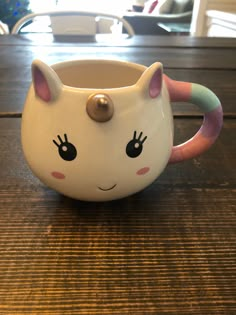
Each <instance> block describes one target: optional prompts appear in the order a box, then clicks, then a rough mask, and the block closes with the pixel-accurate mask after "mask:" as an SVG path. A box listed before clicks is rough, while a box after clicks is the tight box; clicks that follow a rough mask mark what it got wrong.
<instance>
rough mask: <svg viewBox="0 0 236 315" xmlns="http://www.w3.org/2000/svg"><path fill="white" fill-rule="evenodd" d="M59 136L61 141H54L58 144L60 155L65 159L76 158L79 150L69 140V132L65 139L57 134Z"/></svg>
mask: <svg viewBox="0 0 236 315" xmlns="http://www.w3.org/2000/svg"><path fill="white" fill-rule="evenodd" d="M57 138H58V140H59V142H60V143H58V142H57V141H56V140H52V141H53V143H54V144H55V145H56V146H57V148H58V153H59V155H60V157H61V158H62V159H63V160H65V161H72V160H74V159H75V158H76V156H77V150H76V147H75V146H74V145H73V144H72V143H71V142H69V141H68V137H67V134H66V133H65V134H64V140H63V139H62V138H61V136H59V135H57Z"/></svg>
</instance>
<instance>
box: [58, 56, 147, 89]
mask: <svg viewBox="0 0 236 315" xmlns="http://www.w3.org/2000/svg"><path fill="white" fill-rule="evenodd" d="M52 68H53V69H54V70H55V72H56V73H57V75H58V76H59V78H60V80H61V81H62V83H63V84H64V85H67V86H70V87H75V88H83V89H111V88H121V87H127V86H131V85H134V84H135V83H136V82H137V81H138V79H139V78H140V76H141V74H142V73H143V72H144V70H145V69H146V67H145V66H142V65H139V64H135V63H129V62H123V61H114V60H76V61H67V62H62V63H58V64H56V65H54V66H53V67H52Z"/></svg>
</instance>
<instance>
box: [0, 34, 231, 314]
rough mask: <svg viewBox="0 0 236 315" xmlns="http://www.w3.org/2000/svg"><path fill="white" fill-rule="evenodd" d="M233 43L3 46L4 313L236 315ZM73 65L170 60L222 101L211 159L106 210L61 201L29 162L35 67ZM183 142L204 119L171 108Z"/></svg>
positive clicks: (0, 185)
mask: <svg viewBox="0 0 236 315" xmlns="http://www.w3.org/2000/svg"><path fill="white" fill-rule="evenodd" d="M235 56H236V40H233V39H193V38H188V37H184V36H181V38H180V37H149V36H147V37H138V36H137V37H135V38H133V39H130V40H128V39H127V40H126V41H122V42H120V43H113V45H109V44H108V43H97V42H94V43H87V44H86V43H75V42H74V43H62V42H58V43H56V42H53V41H52V40H50V38H46V37H45V39H44V40H42V38H38V39H37V40H36V41H29V40H28V39H26V38H23V37H20V36H15V37H13V36H1V37H0V314H1V315H2V314H3V315H5V314H7V315H23V314H27V315H29V314H32V315H37V314H40V315H42V314H48V315H49V314H50V315H75V314H76V315H77V314H79V315H80V314H81V315H85V314H88V315H95V314H96V315H98V314H99V315H105V314H107V315H108V314H109V315H123V314H130V315H131V314H132V315H136V314H137V315H138V314H143V315H144V314H145V315H146V314H148V315H149V314H152V315H154V314H155V315H162V314H176V315H190V314H194V315H204V314H206V315H209V314H214V315H215V314H225V315H230V314H232V315H233V314H236V193H235V192H236V191H235V189H236V176H235V175H236V174H235V170H236V142H235V135H236V115H235V114H236V109H235V108H236V107H235V102H236V58H235ZM35 58H40V59H43V60H44V61H46V62H48V63H54V62H58V61H61V60H65V59H75V58H119V59H123V60H129V61H133V62H139V63H143V64H145V65H150V64H151V63H153V62H154V61H156V60H159V61H161V62H163V64H164V69H165V72H166V73H167V74H168V75H170V76H171V77H172V78H173V79H176V80H186V81H192V82H197V83H200V84H203V85H206V86H208V87H209V88H211V89H212V90H213V91H214V92H215V93H216V94H217V95H218V96H219V98H220V99H221V101H222V104H223V108H224V113H225V118H224V128H223V131H222V133H221V135H220V137H219V139H218V140H217V142H216V144H215V145H214V146H213V147H212V148H211V149H210V150H209V151H208V152H206V153H205V154H204V155H202V156H201V157H199V158H196V159H193V160H191V161H187V162H184V163H181V164H177V165H171V166H168V167H167V169H166V170H165V172H164V173H163V174H162V175H161V176H160V177H159V178H158V179H157V180H156V181H155V183H154V184H153V185H151V186H150V187H149V188H147V189H145V190H144V191H142V192H141V193H138V194H136V195H134V196H131V197H128V198H125V199H122V200H118V201H113V202H107V203H88V202H81V201H75V200H71V199H69V198H66V197H63V196H61V195H59V194H58V193H56V192H54V191H52V190H51V189H49V188H47V187H45V186H44V185H43V184H42V183H40V182H39V180H37V179H36V178H35V177H34V176H33V175H32V174H31V172H30V170H29V169H28V167H27V165H26V162H25V161H24V158H23V155H22V150H21V144H20V123H21V112H22V107H23V103H24V98H25V95H26V92H27V89H28V86H29V83H30V81H31V77H30V65H31V62H32V60H33V59H35ZM173 108H174V115H175V130H176V139H175V141H176V143H178V142H180V141H183V140H184V139H186V138H187V137H189V136H190V135H192V134H194V132H195V131H196V129H197V128H198V127H199V125H200V124H201V119H202V118H201V115H200V113H199V112H198V111H197V110H196V109H195V108H193V107H192V106H191V105H186V104H178V105H177V104H174V105H173Z"/></svg>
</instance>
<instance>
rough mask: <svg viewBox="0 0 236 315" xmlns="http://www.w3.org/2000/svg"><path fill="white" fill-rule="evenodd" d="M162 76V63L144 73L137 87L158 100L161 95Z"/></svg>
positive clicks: (152, 66) (154, 65)
mask: <svg viewBox="0 0 236 315" xmlns="http://www.w3.org/2000/svg"><path fill="white" fill-rule="evenodd" d="M162 75H163V67H162V64H161V63H160V62H155V63H154V64H152V65H151V66H150V67H149V68H147V69H146V70H145V71H144V73H143V74H142V76H141V78H140V79H139V80H138V82H137V85H138V86H139V87H140V88H141V89H142V90H143V91H144V92H145V93H148V95H149V97H151V98H156V97H158V95H159V94H160V93H161V88H162Z"/></svg>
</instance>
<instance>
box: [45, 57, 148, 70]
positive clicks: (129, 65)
mask: <svg viewBox="0 0 236 315" xmlns="http://www.w3.org/2000/svg"><path fill="white" fill-rule="evenodd" d="M96 63H99V64H114V65H126V66H127V68H133V69H136V70H140V71H141V70H142V71H144V70H145V69H146V68H147V67H146V66H144V65H142V64H138V63H135V62H132V61H127V60H116V59H89V58H87V59H71V60H64V61H59V62H56V63H54V64H51V65H50V67H51V68H52V69H53V70H59V69H62V68H65V67H67V66H68V67H71V66H73V65H79V64H83V65H84V64H88V65H92V64H96Z"/></svg>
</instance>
